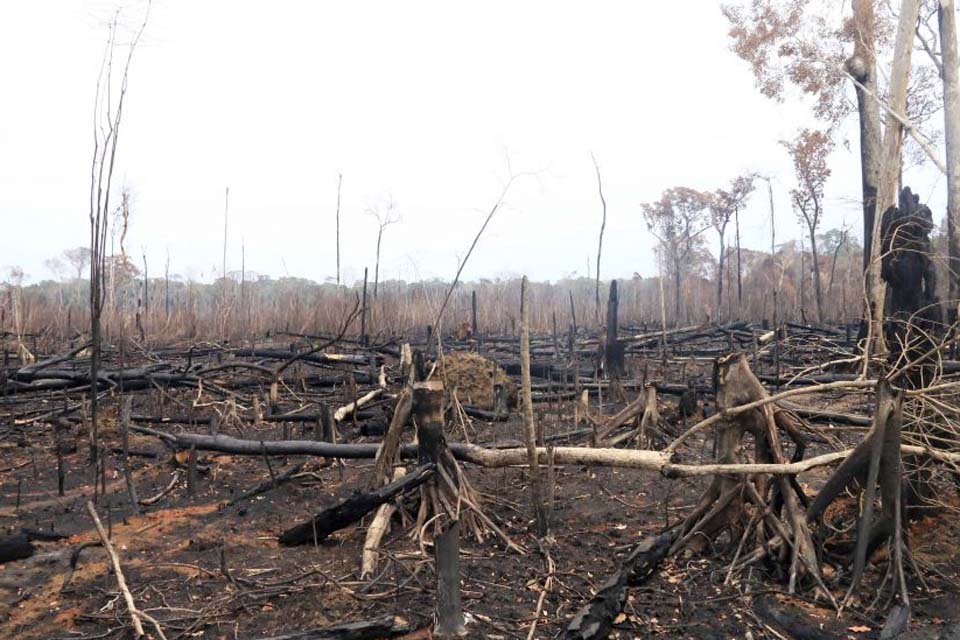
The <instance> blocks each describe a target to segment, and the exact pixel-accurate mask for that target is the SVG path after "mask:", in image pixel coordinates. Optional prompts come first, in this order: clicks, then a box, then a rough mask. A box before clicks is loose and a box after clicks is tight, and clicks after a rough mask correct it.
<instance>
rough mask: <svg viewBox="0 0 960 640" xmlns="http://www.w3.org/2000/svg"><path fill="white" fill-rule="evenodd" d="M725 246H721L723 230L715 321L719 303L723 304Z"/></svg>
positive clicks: (717, 316)
mask: <svg viewBox="0 0 960 640" xmlns="http://www.w3.org/2000/svg"><path fill="white" fill-rule="evenodd" d="M724 251H725V248H724V246H723V232H722V231H721V232H720V257H719V258H717V314H716V319H717V322H719V321H720V312H721V309H722V307H721V305H722V304H723V256H724Z"/></svg>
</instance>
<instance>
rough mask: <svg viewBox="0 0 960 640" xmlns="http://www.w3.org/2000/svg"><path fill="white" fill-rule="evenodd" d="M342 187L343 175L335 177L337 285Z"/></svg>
mask: <svg viewBox="0 0 960 640" xmlns="http://www.w3.org/2000/svg"><path fill="white" fill-rule="evenodd" d="M341 186H343V174H342V173H341V174H338V176H337V284H340V187H341Z"/></svg>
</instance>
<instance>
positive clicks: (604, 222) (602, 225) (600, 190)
mask: <svg viewBox="0 0 960 640" xmlns="http://www.w3.org/2000/svg"><path fill="white" fill-rule="evenodd" d="M590 159H591V160H593V169H594V171H596V172H597V192H598V193H599V194H600V204H601V205H602V206H603V219H602V220H601V222H600V239H599V240H598V241H597V284H596V287H595V289H594V294H595V295H594V312H593V321H594V324H600V256H601V254H602V253H603V232H604V230H605V229H606V228H607V201H606V199H605V198H604V197H603V181H602V180H601V179H600V165H598V164H597V159H596V158H595V157H594V156H593V154H592V153H591V154H590Z"/></svg>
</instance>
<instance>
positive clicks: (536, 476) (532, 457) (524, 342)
mask: <svg viewBox="0 0 960 640" xmlns="http://www.w3.org/2000/svg"><path fill="white" fill-rule="evenodd" d="M520 381H521V385H522V387H523V425H524V431H525V440H526V443H527V453H528V459H529V463H530V498H531V502H532V503H533V512H534V523H535V531H536V534H537V535H538V536H544V535H546V534H547V528H548V524H547V513H546V510H545V509H544V505H543V486H542V485H541V481H540V463H539V458H538V456H537V433H536V432H537V427H536V424H535V423H534V421H533V393H532V392H531V390H530V301H529V299H528V294H527V277H526V276H524V277H523V279H522V280H521V281H520Z"/></svg>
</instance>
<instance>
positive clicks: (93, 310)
mask: <svg viewBox="0 0 960 640" xmlns="http://www.w3.org/2000/svg"><path fill="white" fill-rule="evenodd" d="M149 17H150V3H149V2H148V3H147V7H146V10H145V12H144V16H143V22H142V23H141V24H140V27H139V29H138V30H137V32H136V34H135V35H134V37H133V40H132V41H131V42H130V44H129V45H128V47H127V58H126V62H125V63H124V66H123V72H122V75H121V76H120V78H119V91H118V92H117V94H116V95H115V92H114V89H115V87H114V84H115V83H116V82H117V80H116V79H115V77H114V64H115V63H114V53H115V50H116V48H117V35H118V34H117V27H118V19H119V13H118V14H117V15H115V16H114V18H113V20H112V21H111V23H110V27H109V35H108V36H107V43H106V48H105V50H104V56H103V62H102V63H101V66H100V73H99V75H98V76H97V84H96V92H95V99H94V107H93V159H92V160H91V162H90V213H89V217H90V339H91V343H92V344H91V349H90V431H89V436H90V462H91V464H93V465H95V466H96V465H97V464H98V463H99V456H98V437H97V419H98V408H99V407H98V384H99V381H100V379H99V370H100V359H101V343H102V335H101V329H102V327H101V316H102V313H103V304H104V301H105V290H104V273H105V271H106V264H107V230H108V228H109V226H110V219H109V218H110V192H111V189H112V186H113V171H114V167H115V165H116V158H117V141H118V139H119V134H120V123H121V120H122V117H123V105H124V99H125V98H126V94H127V82H128V79H129V76H130V63H131V61H132V60H133V53H134V51H135V50H136V48H137V44H138V43H139V42H140V37H141V36H142V35H143V31H144V29H146V26H147V20H148V19H149Z"/></svg>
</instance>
